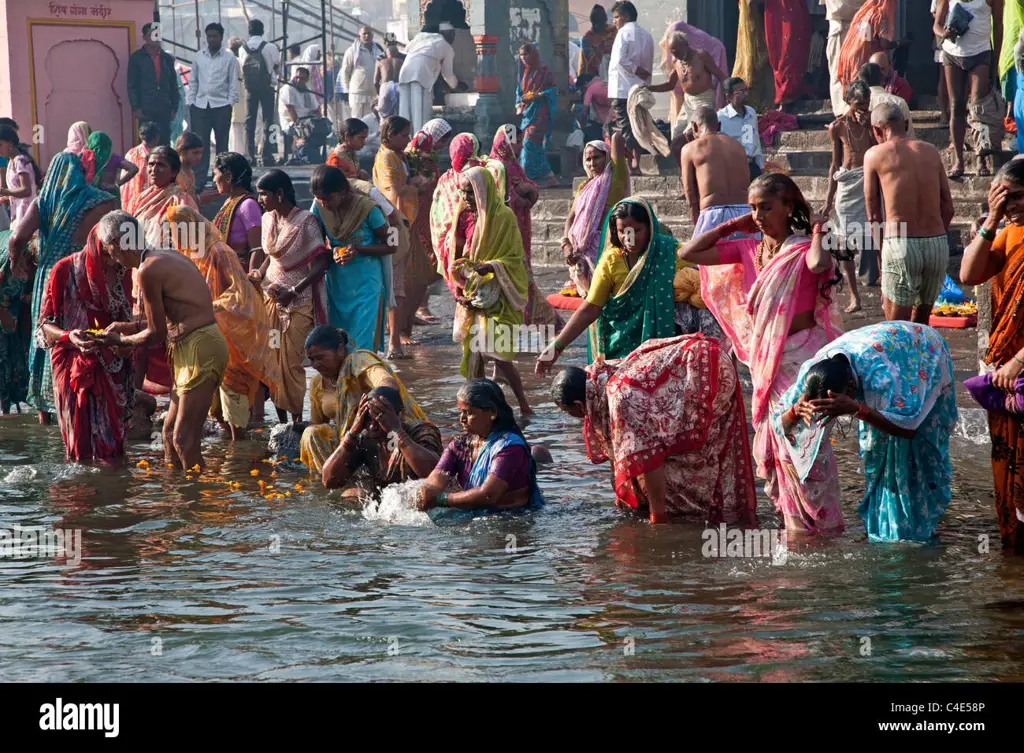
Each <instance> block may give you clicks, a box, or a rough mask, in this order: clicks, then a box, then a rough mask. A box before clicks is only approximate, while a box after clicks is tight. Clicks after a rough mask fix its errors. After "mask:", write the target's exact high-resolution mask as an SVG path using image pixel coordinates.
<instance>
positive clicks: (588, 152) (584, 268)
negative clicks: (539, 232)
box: [562, 132, 629, 298]
mask: <svg viewBox="0 0 1024 753" xmlns="http://www.w3.org/2000/svg"><path fill="white" fill-rule="evenodd" d="M583 169H584V171H586V173H587V177H586V180H584V181H583V182H582V183H581V184H580V187H579V188H578V189H576V196H575V197H573V200H572V206H570V207H569V216H568V217H566V218H565V235H564V236H563V237H562V253H563V254H565V262H566V264H568V265H569V277H570V279H571V280H572V285H574V286H575V288H576V292H577V293H579V296H580V297H581V298H586V297H587V292H588V291H589V290H590V280H591V279H592V278H593V276H594V267H596V266H597V257H598V255H599V253H600V251H601V248H600V243H601V228H602V227H603V226H604V221H605V218H606V217H607V216H608V212H610V211H611V209H612V207H614V206H615V205H616V204H618V203H619V202H620V201H622V200H623V199H624V198H626V196H627V195H628V194H629V162H628V160H627V159H626V142H625V141H624V140H623V138H622V134H621V133H618V132H616V133H615V134H613V135H612V143H611V146H610V147H609V146H608V144H606V143H605V142H603V141H591V142H590V143H589V144H587V145H586V146H585V147H584V148H583Z"/></svg>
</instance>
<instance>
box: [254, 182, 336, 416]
mask: <svg viewBox="0 0 1024 753" xmlns="http://www.w3.org/2000/svg"><path fill="white" fill-rule="evenodd" d="M256 192H257V194H258V195H259V200H260V205H261V206H262V207H263V211H264V214H263V235H262V238H263V242H262V246H263V251H264V253H266V255H267V256H266V259H264V261H263V264H262V265H261V266H260V268H259V269H255V270H253V271H252V272H250V273H249V279H250V280H252V281H253V282H254V283H256V284H258V285H262V288H263V296H264V300H265V305H266V306H267V311H268V313H269V314H270V319H271V322H273V323H274V325H273V326H274V329H276V330H277V331H278V332H279V333H280V347H278V348H277V350H276V354H277V358H278V364H279V365H280V371H281V389H280V390H278V392H277V395H276V396H275V397H274V405H275V406H276V407H277V415H278V418H279V419H280V420H281V421H282V422H284V421H287V420H288V416H287V413H290V414H291V415H292V419H293V420H295V421H301V420H302V403H303V401H304V400H305V398H306V370H305V368H303V366H302V361H303V359H304V358H305V342H306V335H308V334H309V331H310V330H311V329H313V327H314V326H315V325H317V324H324V323H325V322H326V319H327V312H326V308H325V306H326V292H325V286H324V275H325V274H326V272H327V268H328V266H329V265H330V263H331V258H330V255H329V253H328V251H327V249H326V248H325V247H324V236H323V231H322V229H321V227H320V223H319V222H317V218H316V217H314V216H313V214H312V213H311V212H308V211H306V210H305V209H300V208H299V207H298V206H296V199H295V188H294V187H293V186H292V181H291V178H289V177H288V175H287V173H285V172H283V171H281V170H269V171H267V172H266V173H264V174H263V176H262V177H260V179H259V181H257V183H256Z"/></svg>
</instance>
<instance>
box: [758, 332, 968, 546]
mask: <svg viewBox="0 0 1024 753" xmlns="http://www.w3.org/2000/svg"><path fill="white" fill-rule="evenodd" d="M838 354H842V355H845V356H846V357H847V358H848V359H849V361H850V365H851V366H852V367H853V371H854V374H855V375H856V377H857V382H858V387H857V395H856V399H857V400H859V401H861V402H863V403H865V404H866V405H867V406H868V407H870V408H872V409H874V410H876V411H878V412H879V413H880V414H882V415H883V416H884V417H885V418H886V419H888V420H889V421H891V422H892V423H894V424H896V425H897V426H900V427H902V428H904V429H911V430H915V431H916V434H915V436H914V438H913V439H902V438H900V437H895V436H892V435H890V434H887V433H885V432H883V431H882V430H881V429H876V428H875V427H873V426H871V425H870V424H868V423H866V422H865V421H859V422H858V431H857V438H858V440H859V443H860V457H861V462H862V464H863V470H864V481H865V486H866V489H865V492H864V499H863V501H862V502H861V504H860V507H859V508H858V509H857V513H858V514H859V515H860V516H861V518H863V520H864V527H865V529H866V530H867V533H868V537H869V538H870V540H871V541H919V542H926V541H928V540H930V539H931V537H932V535H933V534H934V533H935V527H936V526H937V525H938V522H939V519H940V518H941V517H942V515H943V513H944V512H945V511H946V507H947V506H948V505H949V500H950V480H951V478H952V468H951V466H950V461H949V435H950V432H952V430H953V427H954V426H956V421H957V408H956V395H955V388H954V384H953V359H952V357H951V356H950V354H949V348H948V347H947V345H946V341H945V340H944V339H943V338H942V335H940V334H939V333H938V332H936V331H935V330H934V329H932V328H931V327H928V326H926V325H923V324H914V323H912V322H904V321H892V322H881V323H879V324H874V325H870V326H868V327H863V328H861V329H858V330H854V331H853V332H847V333H846V334H844V335H842V336H840V337H839V338H837V339H835V340H833V341H832V342H830V343H829V344H828V345H826V346H825V347H823V348H822V349H821V350H819V351H818V352H817V353H816V354H815V355H814V357H813V358H811V359H810V360H808V361H807V362H805V363H804V365H803V367H801V369H800V373H799V375H798V376H797V380H796V382H795V383H794V384H793V386H792V387H790V388H789V390H787V392H786V394H785V395H784V396H783V398H782V400H781V401H779V403H778V405H776V406H775V409H774V411H773V415H772V418H771V422H772V429H773V430H774V431H775V433H776V435H777V436H779V437H780V438H781V439H782V440H783V441H784V442H786V444H787V446H788V447H789V448H790V456H791V458H792V460H793V465H794V466H795V467H796V469H797V471H798V472H799V474H800V478H801V480H803V479H804V478H806V475H807V473H808V472H809V470H810V468H811V466H813V465H814V461H815V459H816V458H817V457H818V455H819V453H821V452H832V447H831V443H830V442H829V441H828V439H829V434H830V432H831V428H832V425H833V424H834V422H832V421H828V422H816V423H815V424H814V425H812V426H807V425H806V424H803V423H801V424H799V429H798V430H797V432H796V434H795V438H796V442H795V446H794V444H793V443H791V442H790V441H789V440H788V439H785V432H784V431H783V429H782V423H781V417H782V414H783V413H784V412H786V411H788V410H789V409H790V408H792V407H793V405H795V404H796V402H797V401H798V400H799V399H800V397H801V395H803V394H804V382H805V380H806V378H807V372H808V370H809V369H810V368H811V366H813V365H814V364H815V363H818V362H819V361H823V360H825V359H827V358H830V357H832V356H834V355H838Z"/></svg>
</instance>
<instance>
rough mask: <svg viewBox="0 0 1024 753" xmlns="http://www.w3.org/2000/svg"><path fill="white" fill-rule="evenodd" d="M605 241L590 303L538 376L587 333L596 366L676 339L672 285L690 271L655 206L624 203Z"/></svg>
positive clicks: (544, 359)
mask: <svg viewBox="0 0 1024 753" xmlns="http://www.w3.org/2000/svg"><path fill="white" fill-rule="evenodd" d="M601 235H602V238H608V245H607V246H605V249H604V252H603V253H602V254H601V257H600V259H599V261H598V263H597V268H596V269H595V271H594V279H593V280H592V282H591V285H590V290H589V292H588V293H587V298H586V300H584V301H583V304H582V305H581V306H580V307H579V308H578V309H576V311H575V312H573V315H572V317H571V318H570V319H569V321H568V323H567V324H566V325H565V327H563V328H562V331H561V332H559V333H558V337H556V338H555V339H554V341H553V342H552V343H551V344H550V345H548V347H547V348H545V349H544V352H542V353H541V354H540V355H539V356H538V357H537V365H536V368H535V371H536V373H537V374H538V375H542V374H546V373H547V372H549V371H550V370H551V367H552V366H553V365H554V364H555V361H557V360H558V358H559V356H561V355H562V351H564V350H565V349H566V347H568V346H569V345H570V344H571V343H572V341H573V340H575V339H576V338H577V337H578V336H579V335H581V334H582V333H583V332H584V331H586V330H587V329H588V328H589V329H590V338H589V341H588V349H589V353H590V360H591V361H594V360H596V358H597V357H598V356H600V357H601V358H604V359H606V360H608V359H616V358H625V357H626V356H628V355H629V354H630V353H632V352H633V351H634V350H636V349H637V348H638V347H640V345H642V344H643V343H644V342H646V341H647V340H652V339H658V338H663V337H672V336H673V335H675V334H676V323H675V300H674V289H673V281H674V279H675V274H676V269H677V268H684V267H686V266H687V265H686V264H684V263H683V262H681V261H680V260H679V259H677V257H676V249H677V248H679V242H678V241H677V240H676V239H675V238H673V237H672V236H671V235H665V234H663V233H662V232H661V224H660V223H659V222H658V218H657V217H656V216H655V214H654V209H653V208H652V207H651V205H650V203H648V201H647V200H646V199H640V198H630V199H623V200H622V201H620V202H619V203H618V204H616V205H615V207H614V208H613V209H612V211H611V212H610V213H609V214H608V220H607V221H606V223H605V230H604V231H603V232H602V234H601ZM591 325H593V326H591Z"/></svg>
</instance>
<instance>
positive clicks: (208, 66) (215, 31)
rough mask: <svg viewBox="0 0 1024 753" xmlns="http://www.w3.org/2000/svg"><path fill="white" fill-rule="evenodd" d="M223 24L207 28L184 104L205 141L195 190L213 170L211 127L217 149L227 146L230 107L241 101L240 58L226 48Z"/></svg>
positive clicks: (225, 149)
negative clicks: (239, 94) (210, 170)
mask: <svg viewBox="0 0 1024 753" xmlns="http://www.w3.org/2000/svg"><path fill="white" fill-rule="evenodd" d="M223 42H224V27H223V26H221V25H220V24H218V23H212V24H208V25H207V27H206V49H205V50H200V51H199V53H198V54H197V55H196V59H195V61H194V62H193V63H192V72H191V74H190V75H189V79H188V94H186V95H185V103H186V104H187V105H188V106H189V130H191V131H192V132H193V133H195V134H196V135H197V136H199V138H201V139H202V140H203V157H202V159H201V160H200V161H199V164H198V165H196V167H195V170H194V174H195V178H196V192H197V193H199V192H201V191H202V190H203V187H204V186H205V185H206V173H207V171H208V170H209V169H210V130H211V129H212V130H213V137H214V140H215V141H216V142H217V151H220V152H224V151H227V148H228V135H229V134H230V133H231V110H232V108H233V107H234V104H235V102H237V101H238V60H237V59H236V58H235V56H234V55H232V54H231V52H229V51H228V50H226V49H225V48H224V45H223Z"/></svg>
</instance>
